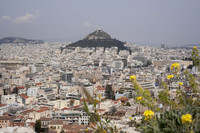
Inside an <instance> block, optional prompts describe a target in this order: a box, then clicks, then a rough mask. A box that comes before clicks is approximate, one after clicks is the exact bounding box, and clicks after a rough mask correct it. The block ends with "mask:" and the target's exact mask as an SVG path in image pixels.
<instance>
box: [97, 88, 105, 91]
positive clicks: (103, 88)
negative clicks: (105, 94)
mask: <svg viewBox="0 0 200 133" xmlns="http://www.w3.org/2000/svg"><path fill="white" fill-rule="evenodd" d="M97 90H99V91H100V90H105V88H97Z"/></svg>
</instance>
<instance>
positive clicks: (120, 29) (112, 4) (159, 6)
mask: <svg viewBox="0 0 200 133" xmlns="http://www.w3.org/2000/svg"><path fill="white" fill-rule="evenodd" d="M199 6H200V0H0V39H1V38H4V37H22V38H26V39H41V40H44V41H61V42H75V41H78V40H81V39H82V38H83V37H85V36H86V35H87V34H89V33H91V32H93V31H95V30H96V29H102V30H104V31H105V32H107V33H108V34H110V35H111V37H113V38H116V39H118V40H121V41H126V42H129V43H137V44H145V45H148V44H149V45H154V44H156V45H160V44H166V45H185V44H199V43H200V7H199Z"/></svg>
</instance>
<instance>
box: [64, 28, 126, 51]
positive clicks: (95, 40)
mask: <svg viewBox="0 0 200 133" xmlns="http://www.w3.org/2000/svg"><path fill="white" fill-rule="evenodd" d="M124 44H125V43H124V42H121V41H119V40H116V39H112V38H111V36H110V35H109V34H108V33H106V32H104V31H103V30H96V31H94V32H92V33H90V34H88V35H86V36H85V37H84V38H83V39H82V40H79V41H77V42H75V43H72V44H69V45H68V46H66V48H67V47H83V48H85V47H104V48H111V47H118V50H126V49H127V48H126V47H125V46H124Z"/></svg>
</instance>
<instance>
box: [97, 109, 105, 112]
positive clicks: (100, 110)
mask: <svg viewBox="0 0 200 133" xmlns="http://www.w3.org/2000/svg"><path fill="white" fill-rule="evenodd" d="M97 110H98V111H99V112H102V111H105V109H97Z"/></svg>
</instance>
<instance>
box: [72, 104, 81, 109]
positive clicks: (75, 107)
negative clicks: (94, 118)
mask: <svg viewBox="0 0 200 133" xmlns="http://www.w3.org/2000/svg"><path fill="white" fill-rule="evenodd" d="M80 106H81V105H77V106H73V107H72V108H74V109H77V108H79V107H80Z"/></svg>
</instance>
